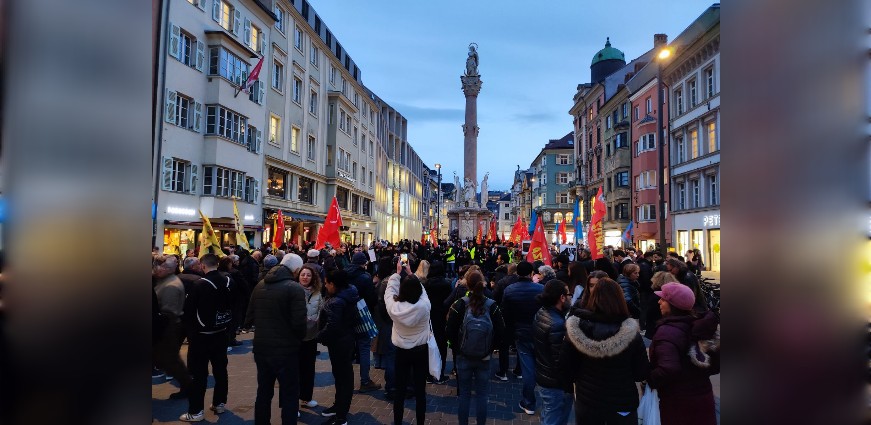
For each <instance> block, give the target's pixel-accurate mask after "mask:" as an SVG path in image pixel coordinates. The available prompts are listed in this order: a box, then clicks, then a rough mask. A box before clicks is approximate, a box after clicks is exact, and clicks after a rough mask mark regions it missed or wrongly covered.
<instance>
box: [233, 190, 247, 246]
mask: <svg viewBox="0 0 871 425" xmlns="http://www.w3.org/2000/svg"><path fill="white" fill-rule="evenodd" d="M233 226H234V227H235V228H236V245H237V246H240V247H242V248H245V250H246V251H250V250H251V247H250V246H248V237H247V236H245V230H243V228H242V220H240V219H239V209H238V208H236V200H235V199H234V200H233Z"/></svg>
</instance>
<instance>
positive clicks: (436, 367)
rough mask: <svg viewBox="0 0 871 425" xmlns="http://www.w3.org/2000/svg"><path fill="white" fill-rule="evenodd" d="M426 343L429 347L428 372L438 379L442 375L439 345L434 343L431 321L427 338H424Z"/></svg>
mask: <svg viewBox="0 0 871 425" xmlns="http://www.w3.org/2000/svg"><path fill="white" fill-rule="evenodd" d="M426 345H427V348H428V349H429V374H430V375H432V377H433V378H435V379H438V380H440V379H441V377H442V355H441V353H439V346H438V344H436V340H435V335H434V334H433V332H432V323H430V325H429V338H428V339H427V340H426Z"/></svg>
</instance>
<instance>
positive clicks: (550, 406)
mask: <svg viewBox="0 0 871 425" xmlns="http://www.w3.org/2000/svg"><path fill="white" fill-rule="evenodd" d="M538 396H539V397H541V425H565V424H567V423H568V421H569V414H570V413H571V411H572V402H573V401H574V400H573V398H572V394H570V393H567V392H565V391H563V390H561V389H559V388H545V387H542V386H539V387H538Z"/></svg>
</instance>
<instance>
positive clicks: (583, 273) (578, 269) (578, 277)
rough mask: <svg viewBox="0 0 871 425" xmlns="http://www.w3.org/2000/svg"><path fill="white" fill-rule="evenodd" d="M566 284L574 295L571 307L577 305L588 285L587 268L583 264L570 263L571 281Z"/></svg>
mask: <svg viewBox="0 0 871 425" xmlns="http://www.w3.org/2000/svg"><path fill="white" fill-rule="evenodd" d="M566 284H568V285H569V292H571V293H572V302H571V304H569V305H575V302H576V301H578V299H579V298H581V294H582V293H583V292H584V287H585V286H586V284H587V268H586V267H584V265H583V264H582V263H581V262H578V261H572V262H571V263H569V280H568V282H566Z"/></svg>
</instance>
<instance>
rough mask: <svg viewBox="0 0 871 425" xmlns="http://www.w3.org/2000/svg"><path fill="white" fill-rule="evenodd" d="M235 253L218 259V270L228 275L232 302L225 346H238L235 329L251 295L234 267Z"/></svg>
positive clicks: (243, 314) (243, 316) (239, 342)
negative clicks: (230, 319) (231, 314)
mask: <svg viewBox="0 0 871 425" xmlns="http://www.w3.org/2000/svg"><path fill="white" fill-rule="evenodd" d="M238 258H239V257H238V256H236V255H235V254H232V255H228V256H226V257H223V258H221V259H220V260H218V271H219V272H221V274H223V275H224V276H229V277H230V300H231V302H232V304H233V321H232V323H231V324H230V327H229V332H227V347H238V346H240V345H242V341H239V340H237V339H236V330H237V329H239V328H240V326H241V325H242V321H243V319H244V318H245V310H246V309H247V307H246V306H247V304H248V303H247V300H248V299H249V297H250V296H251V294H250V292H249V291H248V284H247V283H245V277H244V276H242V273H240V272H239V269H237V268H236V267H235V265H236V262H237V261H239V260H238Z"/></svg>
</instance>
